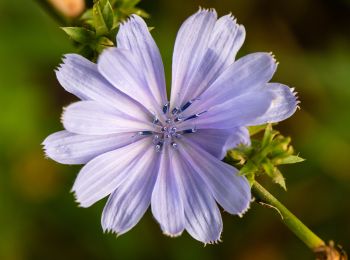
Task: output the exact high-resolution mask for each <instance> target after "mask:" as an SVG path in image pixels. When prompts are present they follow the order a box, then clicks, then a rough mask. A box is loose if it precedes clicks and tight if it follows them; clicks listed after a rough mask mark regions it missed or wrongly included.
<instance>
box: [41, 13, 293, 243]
mask: <svg viewBox="0 0 350 260" xmlns="http://www.w3.org/2000/svg"><path fill="white" fill-rule="evenodd" d="M244 38H245V30H244V27H243V26H242V25H238V24H237V23H236V20H234V19H233V17H232V16H231V15H226V16H223V17H221V18H219V19H217V14H216V12H215V11H214V10H199V11H198V12H197V13H195V14H194V15H192V16H191V17H189V18H188V19H187V20H186V21H185V22H184V24H183V25H182V26H181V28H180V31H179V33H178V35H177V38H176V42H175V47H174V54H173V65H172V88H171V99H170V102H168V99H167V94H166V87H165V79H164V70H163V64H162V60H161V56H160V53H159V50H158V48H157V46H156V44H155V42H154V40H153V39H152V36H151V34H150V33H149V30H148V28H147V25H146V23H145V22H144V21H143V20H142V19H141V18H140V17H138V16H137V15H133V16H132V17H131V18H130V19H129V20H128V21H127V22H125V23H124V24H122V25H121V26H120V29H119V33H118V35H117V47H116V48H109V49H107V50H105V51H104V52H103V53H102V54H101V56H100V57H99V60H98V62H97V64H94V63H92V62H90V61H88V60H86V59H85V58H83V57H81V56H79V55H75V54H69V55H66V56H65V58H64V63H63V64H62V65H61V67H60V68H59V69H58V70H57V78H58V80H59V82H60V83H61V85H62V86H63V87H64V88H65V89H66V90H67V91H68V92H70V93H72V94H74V95H75V96H77V97H78V98H80V99H81V101H79V102H76V103H73V104H71V105H69V106H68V107H67V108H66V109H65V110H64V113H63V115H62V122H63V125H64V128H65V130H64V131H60V132H57V133H54V134H52V135H50V136H49V137H47V138H46V140H45V141H44V143H43V144H44V148H45V151H46V154H47V156H48V157H50V158H52V159H53V160H55V161H57V162H60V163H63V164H86V165H85V166H84V167H83V168H82V169H81V171H80V173H79V175H78V177H77V179H76V181H75V183H74V186H73V189H72V190H73V192H74V193H75V196H76V199H77V201H78V202H79V203H80V206H82V207H89V206H91V205H92V204H94V203H95V202H97V201H99V200H101V199H102V198H104V197H106V196H109V198H108V201H107V204H106V206H105V208H104V210H103V214H102V227H103V229H104V230H105V231H112V232H115V233H117V234H123V233H125V232H127V231H128V230H130V229H131V228H133V227H134V226H135V225H136V224H137V223H138V221H139V220H140V219H141V217H142V216H143V215H144V213H145V211H146V210H147V209H148V207H149V206H150V205H151V209H152V213H153V216H154V217H155V219H156V220H157V221H158V222H159V224H160V226H161V229H162V230H163V232H164V233H165V234H166V235H169V236H178V235H180V234H181V233H182V232H183V231H184V230H185V229H186V230H187V232H188V233H189V234H190V235H191V236H192V237H194V238H195V239H197V240H199V241H202V242H203V243H213V242H216V241H219V240H220V234H221V232H222V219H221V214H220V211H219V208H218V205H217V203H218V204H219V205H221V206H222V207H223V209H224V210H225V211H227V212H229V213H231V214H234V215H241V214H243V213H244V212H245V211H246V210H247V209H248V207H249V204H250V201H251V192H250V186H249V184H248V181H247V180H246V178H245V177H243V176H239V175H238V170H237V169H235V168H234V167H232V166H230V165H228V164H226V163H224V162H222V161H221V160H222V159H223V157H224V155H225V153H226V151H227V149H230V148H233V147H235V146H236V145H237V144H238V143H246V144H249V142H250V139H249V134H248V131H247V128H246V127H247V126H252V125H259V124H264V123H267V122H278V121H281V120H284V119H286V118H288V117H289V116H291V115H292V114H293V113H294V112H295V110H296V107H297V103H298V101H297V100H296V97H295V94H294V93H293V90H292V89H290V88H289V87H287V86H285V85H282V84H279V83H268V82H269V81H270V79H271V78H272V76H273V74H274V72H275V70H276V67H277V64H276V62H275V60H274V58H273V57H272V56H271V54H268V53H253V54H250V55H247V56H244V57H243V58H240V59H238V60H237V61H235V55H236V53H237V52H238V50H239V49H240V47H241V46H242V44H243V41H244Z"/></svg>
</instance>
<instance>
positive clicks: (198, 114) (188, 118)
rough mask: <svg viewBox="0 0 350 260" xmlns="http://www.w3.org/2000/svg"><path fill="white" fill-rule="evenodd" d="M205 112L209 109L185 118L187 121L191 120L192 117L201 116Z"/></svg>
mask: <svg viewBox="0 0 350 260" xmlns="http://www.w3.org/2000/svg"><path fill="white" fill-rule="evenodd" d="M205 112H207V111H203V112H200V113H197V114H194V115H192V116H189V117H187V118H185V119H184V121H187V120H190V119H193V118H197V117H199V116H200V115H201V114H204V113H205Z"/></svg>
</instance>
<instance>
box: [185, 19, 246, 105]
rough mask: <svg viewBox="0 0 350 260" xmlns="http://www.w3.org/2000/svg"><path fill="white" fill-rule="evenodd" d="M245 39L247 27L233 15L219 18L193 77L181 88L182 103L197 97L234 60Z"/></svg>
mask: <svg viewBox="0 0 350 260" xmlns="http://www.w3.org/2000/svg"><path fill="white" fill-rule="evenodd" d="M244 39H245V29H244V27H243V26H242V25H238V24H237V23H236V21H235V20H234V18H233V17H232V16H231V15H226V16H223V17H221V18H220V19H218V20H217V21H216V23H215V25H214V28H213V30H212V32H211V33H210V39H209V41H208V46H207V47H206V51H205V53H204V55H203V57H202V58H201V60H200V61H199V64H198V67H197V68H196V71H195V72H193V73H192V77H191V79H190V80H189V81H188V82H187V83H186V86H187V87H186V86H183V87H182V89H181V93H182V97H183V99H182V100H179V102H180V103H183V102H185V101H188V100H191V99H195V98H197V97H198V96H199V95H200V94H202V92H203V91H205V90H206V89H207V88H208V87H209V86H210V85H211V84H212V83H213V82H214V81H215V80H216V79H217V78H218V77H219V75H220V74H221V73H222V72H223V71H224V70H225V69H226V68H227V67H228V66H229V65H230V64H232V63H233V62H234V59H235V56H236V53H237V52H238V50H239V49H240V48H241V46H242V44H243V42H244Z"/></svg>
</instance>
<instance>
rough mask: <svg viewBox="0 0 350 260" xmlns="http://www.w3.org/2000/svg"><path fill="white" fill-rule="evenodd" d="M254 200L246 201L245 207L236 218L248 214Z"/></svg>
mask: <svg viewBox="0 0 350 260" xmlns="http://www.w3.org/2000/svg"><path fill="white" fill-rule="evenodd" d="M254 200H255V199H254V198H251V199H250V200H248V203H247V205H246V207H245V208H244V209H243V210H242V211H241V212H239V213H237V216H238V217H239V218H243V216H244V214H245V213H247V212H248V210H249V209H250V204H251V203H252V202H253V201H254Z"/></svg>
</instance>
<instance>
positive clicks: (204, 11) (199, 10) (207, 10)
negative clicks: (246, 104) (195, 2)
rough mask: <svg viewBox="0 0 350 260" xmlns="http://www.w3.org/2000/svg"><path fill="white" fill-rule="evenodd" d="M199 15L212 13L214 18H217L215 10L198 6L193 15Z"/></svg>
mask: <svg viewBox="0 0 350 260" xmlns="http://www.w3.org/2000/svg"><path fill="white" fill-rule="evenodd" d="M199 13H213V14H214V15H215V16H217V12H216V10H215V8H204V7H201V6H199V7H198V11H197V12H196V13H195V14H194V15H196V14H199Z"/></svg>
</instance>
